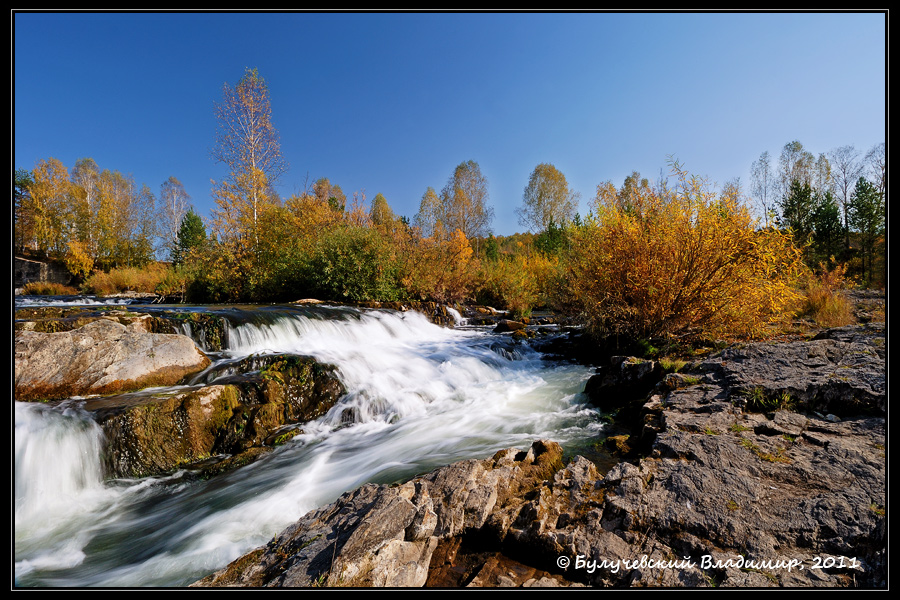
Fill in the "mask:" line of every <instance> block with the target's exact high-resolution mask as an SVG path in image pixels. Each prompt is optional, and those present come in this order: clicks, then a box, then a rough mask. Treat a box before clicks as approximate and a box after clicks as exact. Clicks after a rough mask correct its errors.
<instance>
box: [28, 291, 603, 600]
mask: <svg viewBox="0 0 900 600" xmlns="http://www.w3.org/2000/svg"><path fill="white" fill-rule="evenodd" d="M263 312H264V313H265V314H264V315H262V313H263ZM229 322H230V323H231V325H230V326H229V328H228V331H227V335H226V339H227V347H226V348H225V351H224V352H223V353H222V358H223V360H234V359H236V358H240V357H245V356H249V355H251V354H265V353H298V354H304V355H311V356H315V357H317V358H318V359H319V360H321V361H323V362H327V363H331V364H334V365H335V366H336V367H337V370H338V373H339V376H340V377H341V379H342V381H343V382H344V384H345V386H346V388H347V390H348V393H347V394H346V396H345V397H343V398H342V399H341V400H340V401H339V402H338V403H337V404H336V405H335V406H334V407H333V408H332V409H331V410H330V411H329V412H328V413H327V414H326V415H325V416H324V417H323V418H322V419H320V420H318V421H317V422H314V423H308V424H305V425H304V426H303V432H302V433H301V434H299V435H297V436H296V437H294V438H293V439H292V440H291V441H290V442H289V443H288V444H286V445H285V446H282V447H280V448H278V449H276V450H275V451H274V452H273V453H271V454H270V455H268V456H267V457H265V458H264V459H262V460H260V461H258V462H256V463H254V464H251V465H249V466H246V467H243V468H241V469H239V470H237V471H234V472H231V473H227V474H225V475H221V476H219V477H216V478H214V479H212V480H210V481H208V482H189V483H188V482H183V481H180V480H179V479H178V477H177V476H174V477H170V478H165V479H150V480H143V481H140V482H118V483H117V484H116V485H109V484H106V485H104V484H103V483H102V482H101V481H100V475H99V458H98V457H99V453H100V448H101V446H102V443H101V442H102V440H101V438H99V437H98V432H99V428H97V427H96V426H95V425H92V423H90V421H89V420H88V419H85V418H84V416H83V415H75V414H71V413H70V414H63V413H61V412H58V411H51V410H49V409H43V410H38V409H36V408H34V407H31V406H28V407H26V406H21V405H20V404H19V403H17V404H16V576H17V582H18V583H20V584H22V585H65V586H85V585H93V586H103V585H114V586H150V585H154V586H155V585H165V586H172V585H185V584H187V583H190V582H191V581H194V580H196V579H199V578H200V577H202V576H204V575H206V574H208V573H209V572H211V571H213V570H215V569H218V568H221V567H222V566H224V565H225V564H227V563H228V562H229V561H230V560H233V559H235V558H237V557H238V556H240V555H241V554H243V553H245V552H247V551H249V550H251V549H253V548H254V547H256V546H259V545H261V544H264V543H265V542H267V541H268V540H270V539H271V538H272V537H273V536H274V535H276V534H277V533H278V532H279V531H281V530H282V529H283V528H284V527H286V526H287V525H289V524H290V523H292V522H294V521H295V520H297V519H298V518H299V517H300V516H302V515H303V514H305V513H306V512H308V511H309V510H311V509H314V508H316V507H318V506H321V505H323V504H326V503H328V502H331V501H333V500H334V499H336V498H337V497H338V496H339V495H340V494H341V493H343V492H345V491H348V490H350V489H353V488H355V487H358V486H359V485H361V484H363V483H365V482H376V483H389V482H395V481H400V480H403V479H406V478H409V477H411V476H413V475H416V474H420V473H424V472H427V471H429V470H431V469H433V468H436V467H438V466H441V465H445V464H448V463H451V462H454V461H456V460H460V459H464V458H485V457H488V456H490V455H492V454H493V453H494V452H496V451H497V450H499V449H502V448H506V447H511V446H517V447H525V446H527V445H528V444H530V443H531V441H533V440H535V439H537V438H540V437H546V438H551V439H555V440H557V441H559V442H561V443H563V444H565V443H567V442H571V441H579V440H584V439H587V438H588V437H590V436H593V435H596V432H597V430H598V429H599V427H600V425H599V419H598V415H597V414H596V413H595V411H593V410H592V409H591V408H589V407H587V406H586V405H585V404H584V403H583V401H582V398H581V394H580V392H581V390H582V389H583V387H584V382H585V380H586V379H587V377H588V376H589V375H590V373H589V371H588V369H586V368H584V367H579V366H575V365H566V364H558V363H550V362H546V361H543V360H542V359H541V356H540V355H539V354H538V353H536V352H534V351H533V350H531V349H529V348H528V347H527V346H524V345H516V344H513V343H512V342H511V341H510V340H509V339H508V338H503V337H501V336H498V335H495V334H491V333H488V332H486V331H476V330H458V329H448V328H442V327H438V326H436V325H434V324H432V323H431V322H429V321H428V320H427V319H426V318H425V317H423V316H422V315H419V314H418V313H412V312H409V313H399V312H387V311H355V310H348V309H340V310H335V311H333V312H330V311H327V310H326V311H320V312H316V313H309V312H303V311H296V310H283V311H281V310H268V311H261V312H260V313H254V314H253V315H242V316H241V317H240V318H235V316H234V314H231V316H230V318H229ZM20 421H21V424H22V428H21V434H20ZM45 429H46V430H47V431H51V430H52V431H56V432H57V433H54V434H50V433H46V434H40V433H38V432H39V431H42V430H45ZM59 431H62V433H61V434H60V433H58V432H59ZM38 436H42V437H41V438H40V439H41V441H38V439H39V438H38ZM20 438H21V442H22V447H23V450H22V457H21V459H20ZM67 438H71V439H69V440H68V441H64V440H66V439H67ZM47 439H53V440H56V441H53V442H52V443H53V444H60V445H67V444H74V445H75V446H76V447H77V450H74V449H73V450H67V449H65V448H61V447H59V446H56V449H55V450H51V449H49V443H48V442H47V441H46V440H47ZM38 446H48V451H49V452H54V453H59V454H65V455H66V456H67V461H53V460H51V459H50V458H35V456H34V454H31V452H32V450H28V451H26V450H25V449H26V448H34V447H38ZM69 458H71V463H70V462H69V461H68V459H69ZM46 462H52V463H54V464H53V467H52V469H53V471H54V473H53V474H51V475H49V476H48V475H46V474H44V475H42V474H41V468H42V467H41V464H42V463H46ZM57 470H58V471H57ZM63 471H64V472H65V473H63ZM42 479H43V480H45V481H46V480H50V481H52V482H53V485H55V486H57V487H56V489H55V491H53V492H52V493H51V494H47V495H42V494H39V493H38V492H37V491H36V490H37V489H38V488H37V486H38V485H39V484H38V482H39V481H41V480H42ZM20 495H21V497H22V502H21V505H22V508H21V513H20V500H19V498H20ZM35 498H39V499H37V500H35ZM79 498H84V499H88V498H89V501H88V502H87V504H84V503H82V502H81V501H80V500H79ZM60 499H62V500H63V501H62V502H61V503H59V504H61V505H62V507H63V508H51V505H54V502H56V500H60ZM38 508H39V510H38ZM38 514H59V515H66V519H68V523H70V524H71V523H75V524H76V525H69V526H49V527H46V528H45V530H44V531H43V532H42V533H39V532H37V530H38V529H39V528H40V527H41V526H40V522H41V521H42V518H35V517H34V515H38Z"/></svg>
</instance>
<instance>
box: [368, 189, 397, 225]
mask: <svg viewBox="0 0 900 600" xmlns="http://www.w3.org/2000/svg"><path fill="white" fill-rule="evenodd" d="M369 219H371V221H372V223H373V224H374V225H375V226H377V227H385V228H386V227H390V226H391V225H392V224H393V222H394V211H392V210H391V207H390V206H389V205H388V201H387V199H386V198H385V197H384V196H382V195H381V194H375V197H374V198H372V208H371V209H370V210H369Z"/></svg>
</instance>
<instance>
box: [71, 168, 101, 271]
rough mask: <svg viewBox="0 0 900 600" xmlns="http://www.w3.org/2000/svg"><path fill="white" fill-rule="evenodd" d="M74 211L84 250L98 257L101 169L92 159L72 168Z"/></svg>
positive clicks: (78, 234)
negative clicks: (96, 226)
mask: <svg viewBox="0 0 900 600" xmlns="http://www.w3.org/2000/svg"><path fill="white" fill-rule="evenodd" d="M71 180H72V192H71V194H72V209H73V211H74V212H75V215H76V228H77V230H78V233H77V236H78V239H79V241H80V242H81V245H82V249H83V251H84V252H87V253H88V254H90V255H91V257H93V258H96V256H97V236H96V231H95V227H94V225H95V223H96V221H97V214H98V212H99V205H100V204H99V199H100V192H99V180H100V167H99V166H97V163H96V162H95V161H94V159H92V158H82V159H79V160H78V161H76V162H75V166H74V167H72V174H71Z"/></svg>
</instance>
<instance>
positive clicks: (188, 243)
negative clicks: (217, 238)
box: [172, 209, 206, 265]
mask: <svg viewBox="0 0 900 600" xmlns="http://www.w3.org/2000/svg"><path fill="white" fill-rule="evenodd" d="M205 244H206V226H205V225H203V220H202V219H201V218H200V216H199V215H198V214H197V213H195V212H194V209H190V210H188V212H186V213H185V215H184V217H183V218H182V219H181V226H180V227H179V228H178V239H177V241H176V243H175V247H174V249H173V250H172V263H173V264H175V265H179V264H182V263H183V262H185V260H186V259H187V258H188V256H189V255H190V253H191V250H195V249H196V250H200V249H202V248H203V247H204V245H205Z"/></svg>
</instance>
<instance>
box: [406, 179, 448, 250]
mask: <svg viewBox="0 0 900 600" xmlns="http://www.w3.org/2000/svg"><path fill="white" fill-rule="evenodd" d="M442 218H443V217H442V207H441V199H440V197H439V196H438V195H437V192H435V191H434V188H433V187H430V186H429V187H428V189H427V190H425V193H424V194H422V200H421V201H420V202H419V212H417V213H416V216H415V219H414V221H413V224H414V225H415V226H416V227H418V229H419V232H420V233H421V235H422V237H423V238H430V237H432V235H434V231H435V228H436V227H437V225H438V224H439V223H440V222H441V219H442Z"/></svg>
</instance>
